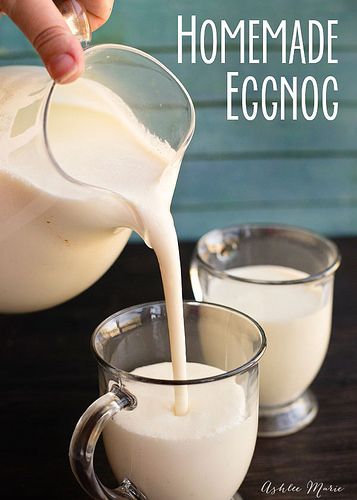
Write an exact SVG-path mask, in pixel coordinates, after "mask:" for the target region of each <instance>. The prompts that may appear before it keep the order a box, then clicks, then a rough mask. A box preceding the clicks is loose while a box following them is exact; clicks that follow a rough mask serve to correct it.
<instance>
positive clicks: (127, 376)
mask: <svg viewBox="0 0 357 500" xmlns="http://www.w3.org/2000/svg"><path fill="white" fill-rule="evenodd" d="M154 305H156V306H160V307H162V306H164V307H165V308H166V303H165V301H163V300H161V301H153V302H145V303H143V304H137V305H134V306H130V307H127V308H125V309H122V310H120V311H117V312H115V313H113V314H111V315H110V316H108V317H107V318H106V319H104V320H103V321H102V322H101V323H100V324H99V325H98V326H97V327H96V328H95V330H94V332H93V334H92V336H91V341H90V345H91V349H92V352H93V353H94V356H95V358H96V361H97V363H98V364H99V365H100V366H101V367H102V368H104V369H105V370H107V371H109V372H111V373H112V374H115V375H116V376H118V375H119V376H123V377H125V379H127V380H132V381H136V382H144V383H148V384H156V385H168V386H182V385H198V384H204V383H209V382H216V381H218V380H223V379H226V378H230V377H232V376H235V375H239V374H242V373H245V372H247V371H248V370H250V369H251V368H253V367H254V366H256V365H257V364H258V362H259V360H260V359H261V357H262V356H263V354H264V352H265V350H266V347H267V340H266V335H265V332H264V330H263V328H262V327H261V326H260V324H259V323H258V322H257V321H256V320H255V319H254V318H252V317H251V316H249V315H248V314H245V313H244V312H242V311H238V310H237V309H233V308H231V307H227V306H223V305H221V304H215V303H212V302H198V301H195V300H183V305H184V306H194V307H198V308H202V307H208V308H214V309H221V310H223V311H226V312H230V313H233V314H234V315H236V316H242V317H244V318H245V319H246V320H248V321H249V322H250V323H252V324H253V325H254V327H255V329H256V332H257V333H258V336H259V339H260V345H259V347H258V349H256V350H255V352H254V353H253V355H252V356H251V357H250V359H249V360H248V361H246V362H245V363H243V364H242V365H240V366H238V367H236V368H234V369H233V370H228V371H225V372H223V373H220V374H218V375H214V376H211V377H203V378H198V379H188V380H169V379H158V378H149V377H143V376H142V375H136V374H133V373H131V372H127V371H125V370H122V369H121V368H116V367H115V366H113V365H111V364H110V363H109V362H108V361H106V360H105V359H104V358H103V357H102V356H101V355H100V354H99V352H98V350H97V349H96V339H97V336H98V334H99V332H100V330H101V329H102V328H103V326H105V325H106V324H107V323H109V322H110V321H112V320H113V319H115V318H116V317H118V316H119V315H122V314H127V313H128V312H131V311H134V310H137V309H138V308H148V307H151V306H154Z"/></svg>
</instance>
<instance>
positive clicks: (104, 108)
mask: <svg viewBox="0 0 357 500" xmlns="http://www.w3.org/2000/svg"><path fill="white" fill-rule="evenodd" d="M57 4H58V5H59V6H60V7H61V8H62V12H63V14H64V16H65V18H66V19H67V21H68V24H69V25H70V26H71V27H72V29H73V30H74V31H75V32H76V33H77V34H78V36H79V38H81V39H82V40H83V39H85V40H88V39H89V38H90V33H88V30H89V24H88V22H87V21H86V17H85V11H84V10H83V9H82V8H81V7H80V6H79V4H78V2H77V1H75V0H66V1H65V2H62V1H61V2H57ZM76 9H77V10H76ZM84 61H85V70H84V73H83V75H82V77H81V78H79V79H78V80H77V81H76V82H74V83H71V84H67V85H57V84H55V83H54V82H53V81H52V80H51V79H50V77H49V75H48V73H47V72H46V70H45V69H44V68H42V67H37V66H8V67H1V68H0V254H1V256H2V258H1V260H0V277H1V282H2V287H1V289H0V312H5V313H17V312H29V311H35V310H40V309H45V308H48V307H51V306H54V305H56V304H59V303H61V302H64V301H66V300H68V299H70V298H71V297H74V296H75V295H77V294H79V293H81V292H82V291H84V290H85V289H87V288H88V287H89V286H91V285H92V284H93V283H94V282H95V281H96V280H97V279H99V278H100V277H101V276H102V275H103V274H104V272H105V271H106V270H107V269H108V268H109V267H110V266H111V265H112V264H113V262H114V261H115V260H116V259H117V257H118V255H119V254H120V253H121V251H122V250H123V248H124V246H125V245H126V242H127V241H128V238H129V236H130V234H131V229H134V230H135V231H137V232H138V233H139V234H140V235H141V236H142V237H143V238H144V239H145V234H144V230H143V227H142V224H141V221H140V217H139V216H138V214H137V213H136V212H135V210H133V207H132V205H131V203H130V202H129V201H128V200H126V199H125V197H124V196H123V195H122V193H121V192H120V185H119V187H118V188H116V185H114V186H112V183H111V182H109V183H108V180H106V181H105V182H104V180H105V179H106V167H107V166H108V165H107V164H109V169H108V170H109V172H110V166H111V162H112V161H113V160H112V159H115V158H119V159H120V161H122V162H124V161H127V160H126V159H125V154H126V153H125V151H124V152H123V153H122V152H121V149H120V147H121V142H120V141H119V140H118V138H117V137H115V138H114V139H113V134H108V135H106V134H104V133H102V134H100V133H98V130H100V125H98V123H99V124H102V123H103V116H106V117H107V118H106V119H107V120H108V116H109V118H110V117H112V116H113V114H114V115H115V113H116V110H119V111H120V112H121V114H120V112H119V111H118V113H119V114H118V116H121V117H122V116H123V114H124V111H125V113H126V115H125V117H126V116H128V120H125V123H130V124H133V123H137V122H139V124H140V125H139V126H141V127H142V128H145V130H147V131H148V132H149V133H150V134H152V135H153V136H155V137H156V138H158V143H159V144H161V143H168V144H169V145H170V147H171V149H172V150H173V155H172V158H170V162H169V165H167V166H165V169H164V173H163V174H162V177H161V178H160V180H162V181H164V180H166V179H167V178H169V179H172V182H171V184H172V192H169V191H170V189H167V188H166V187H165V189H167V191H168V192H166V191H165V195H167V203H168V204H169V203H170V202H171V198H172V194H173V189H174V185H175V180H176V177H177V175H178V170H179V166H180V163H181V160H182V157H183V155H184V152H185V150H186V148H187V146H188V144H189V142H190V140H191V137H192V134H193V130H194V123H195V112H194V108H193V104H192V101H191V98H190V96H189V95H188V93H187V91H186V89H185V88H184V87H183V85H182V84H181V83H180V82H179V81H178V79H177V78H176V77H175V76H174V75H173V74H172V73H171V72H170V71H169V70H168V69H167V68H166V67H165V66H164V65H162V64H161V63H160V62H159V61H157V60H156V59H154V58H153V57H151V56H150V55H149V54H145V53H144V52H141V51H140V50H136V49H134V48H131V47H125V46H122V45H115V44H103V45H97V46H93V47H89V48H87V49H86V50H85V51H84ZM122 110H124V111H122ZM99 136H100V138H99ZM93 146H96V147H93ZM103 150H104V151H110V153H111V154H110V156H109V157H108V155H107V156H105V155H103ZM123 150H125V147H124V148H123ZM103 156H105V159H106V163H105V162H103ZM78 159H80V162H79V161H78ZM87 164H88V165H90V166H91V168H87ZM98 165H99V166H100V168H101V169H102V170H101V171H100V172H99V173H100V174H101V173H102V172H103V176H102V177H103V182H101V181H102V178H101V176H100V175H99V173H98V175H94V178H93V176H92V173H95V171H96V167H98ZM115 166H116V165H115ZM165 176H166V177H165ZM164 177H165V179H164ZM98 178H100V182H99V181H98ZM122 182H124V181H122ZM139 182H140V179H138V183H139ZM108 184H109V187H108ZM163 184H165V186H167V182H165V183H164V182H163ZM171 184H170V186H171ZM160 186H161V185H160ZM129 227H130V229H129ZM53 283H56V286H53Z"/></svg>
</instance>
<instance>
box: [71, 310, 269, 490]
mask: <svg viewBox="0 0 357 500" xmlns="http://www.w3.org/2000/svg"><path fill="white" fill-rule="evenodd" d="M184 316H185V328H186V342H187V361H188V362H189V363H200V364H201V365H200V366H199V367H200V370H202V369H203V368H205V367H204V366H202V364H204V365H209V366H210V367H211V368H210V369H209V370H210V371H209V375H207V373H208V372H204V373H206V375H205V376H203V377H201V378H196V379H192V378H191V379H189V380H182V381H173V380H172V376H171V374H170V375H168V377H166V378H165V379H163V378H161V379H159V378H147V377H145V376H142V375H140V374H135V373H132V371H133V370H135V369H137V368H138V367H142V366H146V365H152V364H156V363H163V362H168V361H170V359H171V356H170V346H169V337H168V331H167V316H166V308H165V304H164V303H163V302H158V303H148V304H144V305H138V306H133V307H130V308H128V309H125V310H123V311H121V312H118V313H115V314H113V315H112V316H110V317H109V318H108V319H106V320H105V321H103V323H101V325H99V326H98V328H97V329H96V330H95V332H94V334H93V337H92V348H93V350H94V353H95V356H96V358H97V363H98V368H99V386H100V393H101V394H102V395H101V397H100V398H99V399H98V400H97V401H95V402H94V403H93V404H92V405H91V406H90V407H89V408H88V409H87V410H86V412H85V413H84V414H83V416H82V417H81V418H80V420H79V422H78V424H77V426H76V429H75V431H74V433H73V436H72V440H71V444H70V452H69V455H70V463H71V467H72V470H73V473H74V474H75V476H76V478H77V480H78V481H79V483H80V484H81V486H82V488H83V489H84V490H85V491H86V492H87V493H88V494H89V495H90V496H91V497H92V498H95V499H114V498H131V499H142V500H143V499H149V500H183V499H184V498H191V499H193V500H195V499H196V500H203V499H204V500H228V499H230V498H234V499H238V498H240V496H239V494H237V493H236V491H237V489H238V488H239V486H240V485H241V483H242V481H243V479H244V477H245V474H246V472H247V470H248V467H249V464H250V461H251V458H252V455H253V451H254V447H255V442H256V435H257V425H258V393H259V390H258V362H259V360H260V358H261V357H262V355H263V353H264V351H265V347H266V341H265V335H264V332H263V330H262V329H261V327H260V326H259V325H258V324H257V323H256V322H255V321H254V320H253V319H251V318H250V317H248V316H246V315H245V314H243V313H240V312H238V311H234V310H232V309H229V308H226V307H223V306H219V305H213V304H207V303H197V302H185V303H184ZM195 366H196V367H197V366H198V365H195ZM166 367H167V369H168V370H169V373H170V370H171V368H170V365H166ZM212 367H213V368H212ZM188 368H189V370H190V365H188ZM206 368H207V367H206ZM206 368H205V369H206ZM212 370H213V371H212ZM200 373H201V372H200ZM202 373H203V372H202ZM183 386H186V387H187V388H188V394H189V400H190V410H189V413H188V414H187V415H186V416H175V415H174V414H173V411H172V408H173V402H174V389H175V388H176V387H183ZM123 410H126V411H123ZM102 431H103V437H104V444H105V449H106V454H107V457H108V460H109V463H110V465H111V468H112V471H113V473H114V475H115V476H116V478H117V480H118V482H119V483H120V486H119V488H118V489H116V490H109V489H108V488H107V487H105V486H104V485H103V484H102V483H101V482H100V481H99V479H98V478H97V476H96V474H95V471H94V468H93V456H94V451H95V446H96V442H97V440H98V438H99V435H100V433H101V432H102Z"/></svg>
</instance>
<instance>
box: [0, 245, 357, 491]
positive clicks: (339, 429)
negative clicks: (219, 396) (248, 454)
mask: <svg viewBox="0 0 357 500" xmlns="http://www.w3.org/2000/svg"><path fill="white" fill-rule="evenodd" d="M336 241H337V244H338V245H339V247H340V250H341V253H342V258H343V264H342V267H341V268H340V270H339V271H338V273H337V276H336V288H335V310H334V323H333V334H332V340H331V344H330V349H329V352H328V355H327V358H326V361H325V364H324V366H323V368H322V370H321V372H320V374H319V376H318V377H317V379H316V381H315V382H314V384H313V389H314V391H315V393H316V395H317V397H318V400H319V403H320V411H319V414H318V416H317V418H316V420H315V421H314V422H313V423H312V424H311V425H310V427H308V428H306V429H305V430H303V431H301V432H299V433H297V434H295V435H292V436H289V437H285V438H278V439H258V442H257V447H256V451H255V455H254V458H253V461H252V464H251V467H250V469H249V472H248V475H247V477H246V479H245V481H244V483H243V485H242V487H241V490H240V491H241V493H242V495H243V496H244V500H258V499H261V498H269V497H271V498H274V499H275V500H279V499H288V500H290V499H299V498H300V499H303V498H316V494H312V493H311V494H310V495H307V494H306V483H307V482H308V481H309V480H312V481H318V482H323V483H324V486H325V487H329V485H330V484H332V485H333V486H340V487H343V488H344V490H343V491H342V492H326V491H323V492H321V496H320V497H321V498H323V499H325V500H328V499H331V500H332V499H336V500H339V499H344V500H356V499H357V370H356V368H357V337H356V325H357V307H356V302H357V301H356V290H357V257H356V256H357V238H345V239H338V240H336ZM192 250H193V244H191V243H183V244H182V245H181V255H182V266H183V274H184V296H185V297H186V298H190V297H191V296H192V292H191V288H190V284H189V279H188V267H189V260H190V256H191V253H192ZM162 295H163V294H162V288H161V281H160V275H159V271H158V267H157V264H156V260H155V258H154V255H153V253H152V252H151V251H150V250H149V249H147V248H146V247H144V246H143V245H129V246H128V247H127V248H126V249H125V251H124V253H123V254H122V256H121V257H120V259H119V260H118V262H117V263H116V264H115V265H114V266H113V267H112V269H111V270H110V271H109V272H108V273H107V274H106V275H105V276H104V277H103V278H102V279H101V280H100V281H99V282H98V283H96V284H95V285H94V286H93V287H92V288H91V289H90V290H88V291H86V292H85V293H83V294H82V295H81V296H79V297H77V298H75V299H73V300H71V301H70V302H68V303H66V304H64V305H61V306H59V307H56V308H53V309H51V310H48V311H44V312H41V313H33V314H26V315H17V316H15V315H11V316H10V315H9V316H6V315H3V316H0V331H1V337H0V339H1V351H0V373H1V377H0V381H1V403H0V430H1V435H0V456H1V464H0V465H1V467H0V471H1V473H0V474H1V478H2V486H1V492H0V498H2V499H4V500H7V499H8V498H46V499H49V500H50V499H78V500H80V499H85V498H87V497H86V495H85V494H84V493H83V492H82V491H81V489H80V488H79V486H77V484H76V482H75V480H74V478H73V477H72V474H71V471H70V467H69V463H68V459H67V454H68V445H69V441H70V437H71V433H72V430H73V428H74V425H75V423H76V421H77V419H78V418H79V416H80V414H81V413H82V411H83V410H84V409H85V408H86V407H87V405H88V404H89V403H90V402H91V401H92V400H93V399H94V398H96V397H97V374H96V364H95V361H94V358H93V356H92V354H91V352H90V349H89V339H90V335H91V332H92V331H93V329H94V327H95V326H96V325H97V324H98V323H99V322H100V321H101V320H102V319H103V318H104V317H106V316H108V315H109V314H111V313H113V312H115V311H116V310H119V309H121V308H123V307H126V306H129V305H133V304H138V303H141V302H147V301H152V300H156V299H161V298H162ZM96 461H97V462H98V465H97V470H98V474H99V476H100V477H102V478H103V480H105V481H109V473H108V471H107V466H106V464H105V463H104V457H103V450H102V449H99V450H98V453H97V460H96ZM265 481H271V482H272V485H273V486H276V487H279V486H280V485H281V483H285V486H286V487H287V486H288V485H289V484H290V483H293V484H294V485H295V486H299V487H301V488H302V491H301V492H299V493H292V492H287V493H279V492H277V493H276V494H275V495H268V494H266V493H264V492H262V491H261V488H262V486H263V484H264V482H265ZM182 500H186V499H182Z"/></svg>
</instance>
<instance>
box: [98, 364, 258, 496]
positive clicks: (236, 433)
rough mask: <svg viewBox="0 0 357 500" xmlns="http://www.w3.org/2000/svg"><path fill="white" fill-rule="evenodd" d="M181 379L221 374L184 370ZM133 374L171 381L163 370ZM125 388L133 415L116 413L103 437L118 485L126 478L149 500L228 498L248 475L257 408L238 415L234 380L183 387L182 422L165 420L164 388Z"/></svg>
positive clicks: (240, 395)
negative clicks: (185, 393) (134, 399)
mask: <svg viewBox="0 0 357 500" xmlns="http://www.w3.org/2000/svg"><path fill="white" fill-rule="evenodd" d="M187 372H188V378H189V379H194V378H201V377H209V376H214V375H217V374H220V373H222V370H220V369H218V368H214V367H211V366H207V365H203V364H198V363H187ZM133 373H135V374H138V375H142V376H145V377H149V378H163V379H172V368H171V364H170V363H159V364H156V365H150V366H145V367H141V368H138V369H136V370H134V372H133ZM128 387H129V390H131V391H132V392H133V393H134V394H135V396H136V397H137V400H138V406H137V408H136V409H135V410H134V411H131V412H130V411H129V412H126V411H123V412H119V413H117V414H116V415H115V416H114V418H113V419H112V420H111V421H109V423H108V424H107V425H106V427H105V429H104V432H103V436H104V443H105V449H106V453H107V456H108V459H109V462H110V465H111V467H112V470H113V472H114V474H115V475H116V477H117V479H118V481H122V480H123V478H124V477H128V478H130V479H131V480H132V481H133V482H134V483H135V484H136V486H137V487H138V488H139V489H141V490H142V491H143V492H144V493H145V494H146V495H147V497H148V498H150V499H151V498H153V499H155V500H170V499H171V500H173V499H175V500H176V499H177V500H183V499H188V498H202V499H205V500H228V499H229V498H232V496H233V495H234V493H235V491H236V489H237V486H238V485H240V484H241V482H242V481H243V479H244V476H245V474H246V472H247V470H248V467H249V464H250V461H251V458H252V455H253V451H254V445H255V439H256V434H257V423H258V409H257V406H256V405H255V408H251V409H250V410H249V411H248V409H246V405H245V395H244V391H243V389H242V387H241V386H240V385H238V384H237V383H236V380H235V377H231V378H228V379H224V380H221V381H216V382H212V383H206V384H198V385H192V386H189V387H188V390H189V401H190V410H189V412H188V413H187V415H186V416H185V417H183V418H177V417H175V415H174V414H173V412H172V407H173V404H174V399H173V392H172V389H171V387H170V386H162V385H154V384H147V383H145V384H143V383H132V386H131V385H130V382H129V384H128ZM246 413H247V414H249V417H248V418H247V415H246ZM197 492H199V496H198V495H197Z"/></svg>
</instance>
